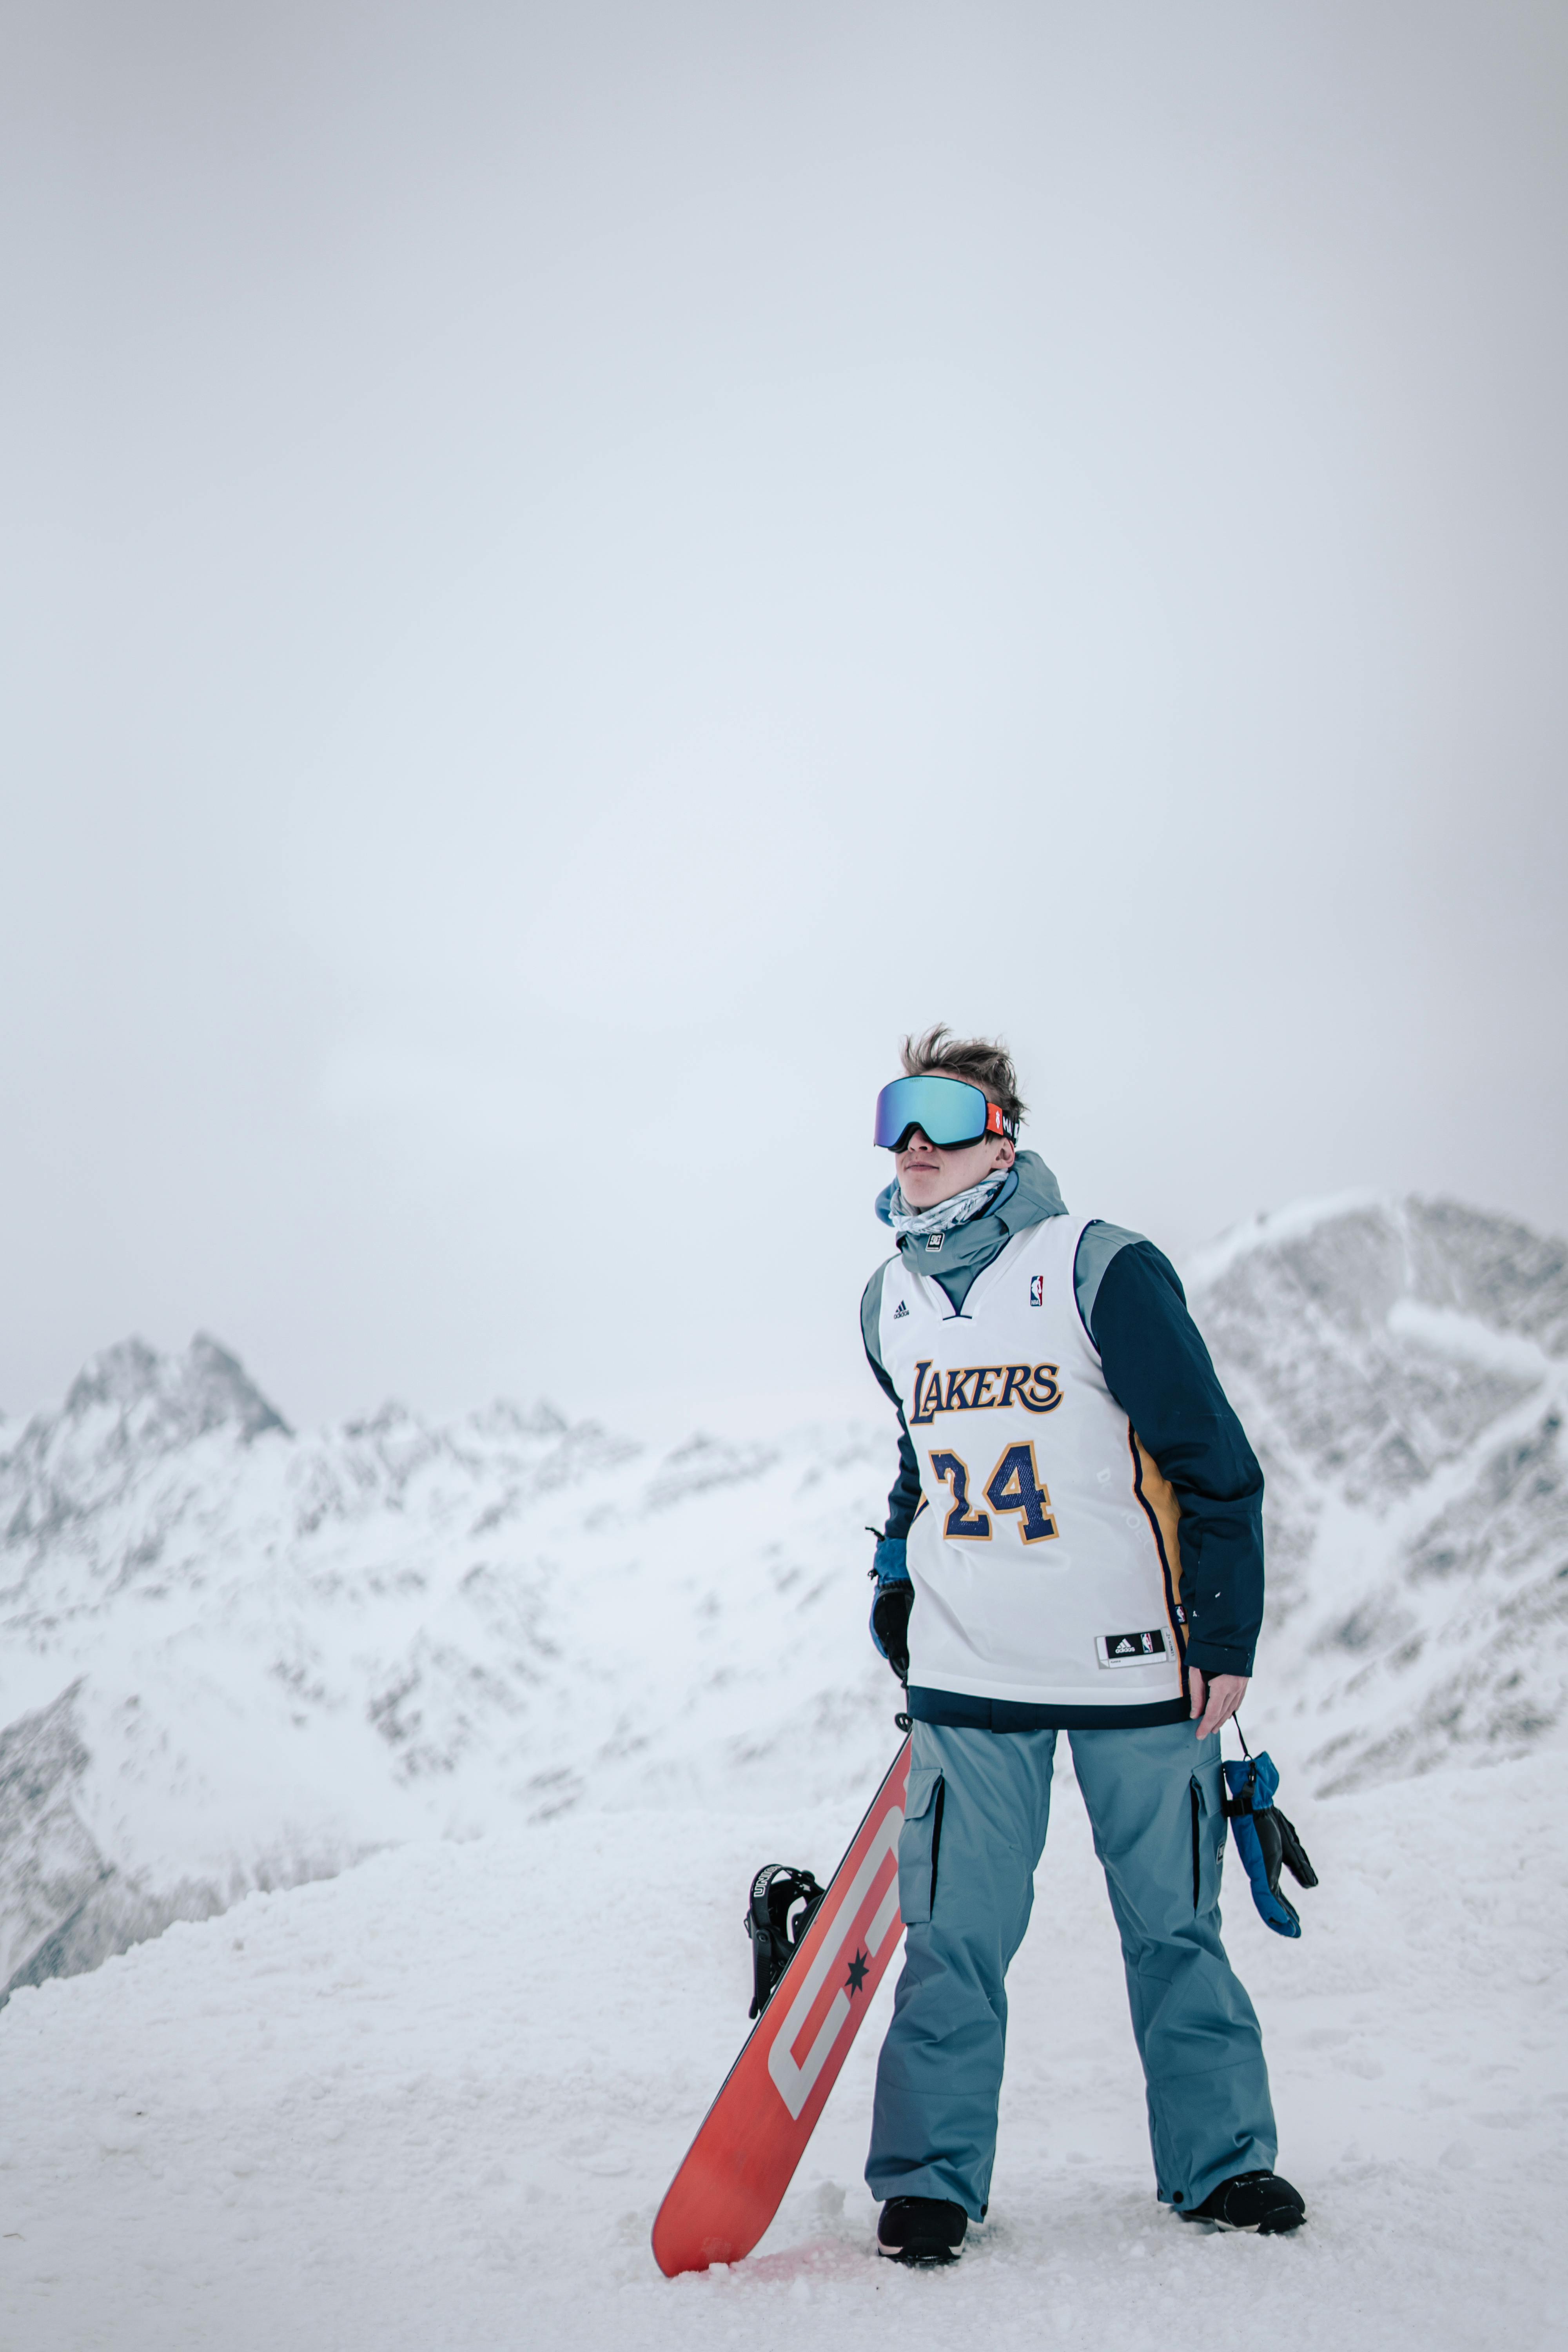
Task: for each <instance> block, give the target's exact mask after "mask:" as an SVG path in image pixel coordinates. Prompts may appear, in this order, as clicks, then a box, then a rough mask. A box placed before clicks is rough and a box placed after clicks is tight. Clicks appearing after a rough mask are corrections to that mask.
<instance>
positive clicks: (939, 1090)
mask: <svg viewBox="0 0 1568 2352" xmlns="http://www.w3.org/2000/svg"><path fill="white" fill-rule="evenodd" d="M917 1127H918V1128H919V1129H920V1130H921V1134H922V1135H923V1136H924V1137H925V1139H926V1140H927V1142H928V1143H934V1144H935V1145H936V1147H937V1149H938V1150H939V1151H954V1150H957V1149H958V1148H959V1146H960V1145H961V1144H965V1143H980V1142H982V1141H984V1138H985V1137H986V1136H988V1135H1003V1136H1005V1137H1006V1139H1007V1140H1008V1141H1009V1142H1010V1143H1011V1142H1012V1141H1013V1140H1014V1139H1015V1138H1016V1135H1017V1132H1018V1122H1017V1120H1016V1119H1014V1118H1006V1117H1005V1114H1004V1112H1003V1109H1002V1106H1001V1105H1000V1103H994V1102H987V1101H986V1099H985V1097H984V1095H983V1094H982V1093H981V1091H980V1088H979V1087H972V1086H971V1085H970V1084H969V1083H968V1081H967V1079H964V1078H935V1077H920V1078H895V1079H894V1080H893V1083H892V1085H891V1086H890V1087H883V1088H882V1091H881V1093H880V1094H879V1096H878V1097H877V1132H876V1138H875V1140H876V1143H877V1147H878V1149H879V1150H882V1151H901V1150H903V1148H904V1146H905V1144H906V1143H907V1142H908V1141H909V1139H910V1135H911V1133H912V1132H913V1130H914V1129H916V1128H917Z"/></svg>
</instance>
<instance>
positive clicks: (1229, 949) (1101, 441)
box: [0, 0, 1568, 1422]
mask: <svg viewBox="0 0 1568 2352" xmlns="http://www.w3.org/2000/svg"><path fill="white" fill-rule="evenodd" d="M5 26H6V31H5V71H4V74H3V76H0V89H3V91H4V100H3V103H4V106H5V110H6V113H7V117H8V119H7V120H6V121H5V123H4V124H3V125H0V131H3V149H4V171H5V223H6V228H5V236H6V254H7V257H6V275H7V278H8V280H9V288H10V290H9V292H8V293H7V296H6V303H5V318H6V344H7V356H6V364H5V395H4V396H5V404H6V407H7V409H8V415H6V416H5V418H4V420H3V428H4V447H3V450H0V467H3V470H4V486H5V499H6V506H7V509H8V511H9V516H10V523H9V528H8V533H7V537H8V545H9V560H8V562H7V565H6V579H5V623H4V638H3V646H0V663H3V665H4V695H5V720H4V724H5V737H6V741H5V746H4V772H3V777H0V792H3V794H4V810H3V815H4V833H3V872H4V879H5V925H4V932H3V938H0V958H3V963H0V991H3V996H0V1002H3V1005H4V1016H3V1038H0V1113H3V1118H4V1151H3V1154H0V1185H3V1194H0V1233H3V1234H4V1236H5V1265H6V1280H5V1313H4V1317H3V1318H0V1408H3V1409H4V1410H5V1412H10V1413H13V1414H14V1413H17V1412H26V1411H27V1410H29V1409H30V1408H31V1407H32V1406H33V1405H34V1403H35V1402H37V1401H38V1400H39V1399H41V1398H43V1397H46V1396H47V1395H50V1394H51V1393H56V1392H58V1391H59V1390H60V1389H61V1388H62V1387H63V1386H64V1384H65V1382H66V1381H68V1379H69V1377H70V1376H71V1374H72V1373H73V1372H74V1370H76V1368H77V1366H78V1365H79V1362H80V1361H81V1360H82V1359H83V1358H84V1357H85V1356H86V1355H88V1354H89V1353H90V1352H91V1351H92V1350H94V1349H97V1348H99V1347H101V1346H102V1345H104V1344H106V1343H107V1342H108V1341H110V1340H111V1339H115V1338H118V1337H120V1336H121V1335H122V1334H123V1333H125V1332H127V1331H130V1330H137V1331H140V1332H142V1333H143V1334H144V1335H145V1336H146V1337H148V1338H149V1339H153V1340H154V1341H155V1342H157V1343H159V1344H161V1345H166V1346H170V1345H183V1344H184V1341H185V1339H187V1338H188V1337H189V1334H190V1332H191V1331H192V1329H193V1328H196V1327H197V1326H201V1327H205V1328H209V1329H211V1330H212V1331H214V1332H215V1333H216V1334H217V1335H218V1336H219V1337H220V1338H222V1339H225V1340H226V1342H227V1343H228V1344H229V1345H231V1346H232V1347H234V1348H236V1349H237V1350H238V1351H239V1352H240V1353H241V1354H242V1355H243V1356H244V1357H245V1359H246V1360H247V1362H248V1363H249V1364H250V1366H251V1367H252V1369H253V1370H254V1371H255V1372H256V1373H257V1375H258V1378H259V1379H260V1380H261V1381H262V1382H263V1383H264V1385H265V1386H266V1387H267V1388H268V1390H269V1391H271V1392H272V1393H273V1394H274V1395H275V1397H276V1398H277V1400H278V1402H279V1403H280V1404H281V1405H282V1406H283V1408H284V1410H285V1411H286V1412H289V1414H290V1415H291V1416H293V1417H295V1418H296V1419H299V1420H302V1421H306V1422H309V1421H310V1420H311V1419H313V1418H316V1417H319V1416H322V1415H329V1414H330V1415H336V1414H338V1413H342V1412H353V1411H357V1410H362V1409H367V1408H371V1407H374V1405H375V1404H376V1403H377V1402H379V1401H380V1400H381V1399H382V1398H383V1397H384V1396H385V1395H386V1394H388V1393H389V1392H395V1393H397V1394H400V1395H402V1396H403V1397H405V1399H406V1400H407V1401H408V1402H411V1403H414V1404H416V1405H417V1406H420V1407H423V1408H426V1409H432V1410H436V1411H444V1410H447V1409H448V1408H450V1407H453V1406H458V1405H462V1404H466V1403H469V1402H479V1401H481V1400H482V1399H483V1398H485V1397H486V1396H488V1395H489V1394H490V1393H492V1392H494V1391H498V1390H500V1391H508V1392H513V1393H518V1394H521V1395H523V1396H531V1395H532V1394H534V1393H536V1392H538V1391H541V1390H542V1391H547V1392H549V1393H551V1394H552V1395H554V1396H556V1397H557V1398H558V1399H560V1401H562V1402H563V1403H565V1404H566V1405H568V1406H569V1407H571V1408H573V1409H574V1410H579V1411H582V1410H587V1411H603V1412H609V1413H612V1414H614V1415H616V1416H617V1417H619V1418H621V1419H623V1420H626V1419H628V1418H629V1419H632V1420H634V1421H635V1420H637V1418H639V1417H641V1418H642V1419H644V1420H645V1421H646V1420H647V1417H648V1415H649V1414H651V1413H654V1412H661V1413H662V1412H666V1411H668V1412H677V1413H685V1412H688V1411H689V1410H690V1411H693V1412H695V1411H697V1410H698V1409H699V1408H700V1409H702V1410H703V1411H716V1410H718V1406H719V1402H720V1401H724V1402H725V1404H726V1409H727V1410H729V1411H731V1412H732V1413H737V1414H739V1416H740V1417H741V1418H742V1420H744V1419H745V1418H747V1417H748V1416H749V1417H750V1418H751V1419H752V1421H759V1420H760V1419H761V1418H762V1417H763V1415H764V1414H765V1412H766V1411H767V1410H769V1409H770V1406H769V1402H768V1400H769V1399H770V1398H771V1397H772V1396H773V1395H774V1394H776V1393H780V1392H787V1393H788V1394H789V1395H790V1397H791V1398H792V1400H794V1399H799V1398H802V1397H804V1396H805V1394H806V1393H807V1392H816V1393H820V1395H821V1396H822V1397H823V1398H824V1400H825V1401H826V1400H832V1401H835V1402H836V1401H837V1399H838V1398H840V1397H841V1396H842V1395H843V1394H844V1393H845V1392H846V1391H850V1392H852V1393H853V1394H855V1395H858V1396H860V1395H863V1398H864V1402H865V1405H866V1409H867V1411H868V1412H869V1413H871V1414H875V1412H877V1410H878V1405H877V1400H876V1396H875V1392H874V1391H872V1390H871V1389H870V1388H869V1385H868V1381H866V1376H865V1375H864V1373H863V1370H861V1366H860V1359H859V1351H858V1332H857V1325H856V1301H857V1298H858V1293H859V1289H860V1286H861V1284H862V1283H863V1281H864V1279H865V1277H866V1276H867V1274H868V1272H869V1270H870V1267H871V1266H872V1265H873V1264H874V1263H875V1262H876V1260H877V1259H878V1257H879V1255H882V1254H883V1238H882V1229H881V1228H880V1227H879V1226H877V1225H875V1224H874V1223H873V1222H872V1220H871V1216H870V1202H871V1198H872V1195H873V1193H874V1192H875V1190H876V1188H877V1186H878V1185H879V1183H880V1182H881V1181H884V1179H885V1175H886V1173H887V1168H886V1161H885V1158H884V1157H883V1156H879V1155H878V1154H876V1153H875V1152H874V1151H873V1150H871V1148H870V1146H869V1143H868V1134H869V1128H870V1117H871V1103H872V1097H873V1096H874V1094H875V1091H876V1088H877V1087H878V1086H879V1084H880V1083H881V1082H882V1081H883V1080H884V1079H885V1078H886V1077H887V1076H890V1075H892V1073H893V1070H894V1068H895V1050H896V1041H897V1037H898V1035H899V1034H900V1031H901V1030H902V1029H903V1028H905V1027H907V1026H910V1025H913V1024H924V1023H927V1022H929V1021H931V1020H933V1019H938V1018H944V1019H946V1020H949V1021H951V1022H953V1023H955V1024H958V1025H959V1026H960V1027H961V1028H974V1029H979V1030H983V1031H987V1032H996V1031H1000V1032H1003V1033H1005V1035H1006V1036H1007V1037H1008V1038H1009V1039H1010V1041H1011V1042H1012V1044H1013V1045H1014V1046H1015V1048H1016V1052H1017V1054H1018V1055H1019V1058H1020V1061H1021V1065H1022V1067H1023V1071H1024V1074H1025V1086H1026V1094H1027V1095H1028V1097H1029V1100H1030V1102H1031V1104H1032V1106H1033V1117H1032V1118H1031V1120H1030V1123H1029V1127H1028V1129H1027V1131H1026V1141H1027V1142H1029V1143H1031V1144H1033V1145H1034V1146H1035V1148H1036V1149H1037V1150H1040V1151H1042V1152H1043V1153H1044V1154H1045V1156H1046V1158H1047V1160H1049V1161H1050V1163H1051V1164H1052V1165H1053V1166H1054V1167H1055V1169H1056V1170H1057V1171H1058V1176H1059V1177H1060V1179H1061V1181H1062V1184H1063V1188H1064V1190H1065V1192H1066V1194H1067V1197H1068V1202H1069V1203H1070V1204H1071V1205H1072V1206H1073V1207H1074V1208H1075V1209H1081V1210H1084V1211H1089V1210H1093V1211H1095V1212H1097V1213H1103V1214H1105V1215H1108V1216H1110V1217H1113V1218H1116V1219H1118V1220H1120V1221H1121V1222H1122V1223H1130V1224H1133V1225H1136V1226H1138V1227H1140V1228H1142V1230H1143V1231H1145V1232H1147V1233H1149V1234H1152V1235H1153V1236H1154V1238H1156V1239H1157V1240H1159V1241H1160V1242H1161V1243H1162V1244H1163V1245H1164V1246H1166V1247H1167V1248H1169V1249H1171V1250H1172V1251H1173V1253H1180V1252H1181V1251H1183V1250H1184V1249H1186V1248H1188V1247H1190V1246H1191V1245H1193V1244H1195V1243H1197V1242H1199V1241H1201V1240H1203V1239H1205V1237H1206V1236H1208V1235H1209V1234H1212V1233H1214V1232H1215V1231H1217V1230H1219V1229H1220V1228H1222V1227H1224V1226H1226V1225H1227V1224H1229V1223H1234V1222H1235V1221H1236V1220H1237V1219H1239V1218H1242V1217H1247V1216H1250V1215H1251V1214H1252V1213H1255V1212H1256V1211H1257V1210H1258V1209H1259V1208H1261V1207H1265V1206H1270V1207H1272V1206H1278V1205H1279V1204H1281V1203H1283V1202H1287V1201H1289V1200H1291V1199H1294V1198H1298V1197H1300V1196H1301V1195H1303V1194H1311V1193H1319V1192H1332V1191H1337V1190H1340V1189H1342V1188H1344V1187H1346V1186H1351V1185H1363V1184H1370V1185H1374V1186H1379V1187H1387V1188H1392V1189H1416V1190H1422V1191H1426V1192H1451V1193H1455V1194H1458V1195H1459V1196H1461V1197H1463V1198H1466V1199H1469V1200H1473V1201H1477V1202H1481V1203H1484V1204H1486V1205H1489V1206H1495V1207H1500V1208H1503V1209H1507V1210H1510V1211H1514V1212H1517V1213H1520V1214H1521V1215H1523V1216H1524V1217H1526V1218H1528V1219H1530V1220H1531V1221H1532V1222H1534V1223H1540V1224H1544V1225H1547V1226H1551V1227H1554V1228H1556V1229H1557V1230H1560V1231H1561V1230H1563V1228H1564V1227H1565V1226H1568V1132H1565V1130H1568V1117H1565V1110H1564V1077H1565V1075H1568V1073H1565V1067H1564V1064H1565V1053H1564V1022H1563V1011H1564V991H1563V958H1564V948H1563V919H1562V905H1563V877H1564V873H1565V870H1568V866H1565V859H1564V838H1563V836H1564V830H1565V824H1564V793H1563V750H1564V740H1565V734H1568V729H1565V723H1564V719H1565V713H1564V703H1565V693H1568V686H1565V681H1568V664H1565V662H1564V657H1563V620H1564V596H1563V588H1564V574H1565V572H1568V553H1565V550H1568V496H1565V490H1568V434H1565V432H1564V424H1563V420H1564V418H1565V417H1568V365H1565V361H1568V334H1565V327H1568V316H1565V310H1564V286H1565V283H1568V278H1565V268H1564V265H1565V260H1568V8H1565V7H1564V6H1563V5H1561V0H1550V4H1549V0H1536V5H1530V0H1466V5H1455V4H1454V0H1344V5H1296V6H1283V5H1264V0H1184V5H1180V6H1173V5H1171V0H1144V5H1119V0H1093V5H1089V0H1081V5H1070V6H1069V5H1059V0H1058V5H1052V4H1051V0H1026V5H1023V0H1020V5H996V0H963V5H957V0H953V4H952V5H946V6H929V5H910V0H900V5H858V4H857V0H848V5H846V0H833V5H821V4H820V0H792V5H783V0H767V5H762V4H761V0H726V5H680V0H666V4H665V5H628V0H622V5H595V0H571V5H552V6H548V7H541V6H537V5H518V0H510V5H491V6H479V5H471V0H443V5H439V6H437V5H432V0H426V5H423V6H419V7H415V6H410V5H395V0H394V5H384V0H382V5H375V6H374V7H373V6H370V5H344V0H309V5H279V0H269V5H265V6H263V5H255V0H253V5H248V6H246V7H243V8H242V7H237V6H234V5H224V0H200V5H197V0H187V5H146V4H145V0H114V5H109V0H98V5H86V0H84V5H74V6H73V5H66V0H49V5H32V6H26V5H12V6H10V7H7V9H6V10H5ZM863 1383H864V1386H862V1384H863Z"/></svg>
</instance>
